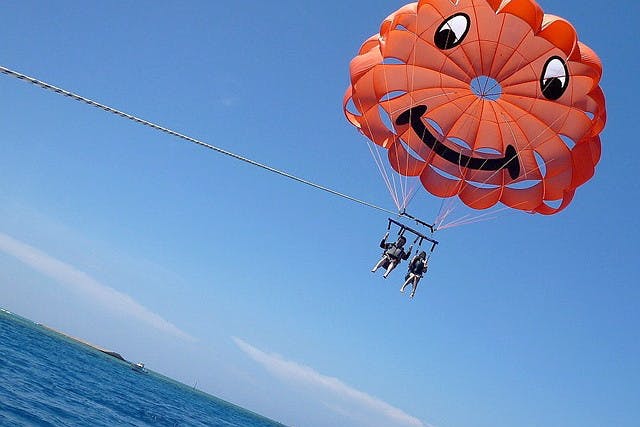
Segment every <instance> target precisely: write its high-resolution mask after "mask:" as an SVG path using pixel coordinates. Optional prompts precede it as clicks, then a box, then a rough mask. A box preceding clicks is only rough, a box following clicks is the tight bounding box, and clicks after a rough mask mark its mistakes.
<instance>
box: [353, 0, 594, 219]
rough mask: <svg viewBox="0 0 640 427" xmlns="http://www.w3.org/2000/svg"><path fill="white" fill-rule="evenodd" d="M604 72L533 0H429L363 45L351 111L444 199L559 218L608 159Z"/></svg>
mask: <svg viewBox="0 0 640 427" xmlns="http://www.w3.org/2000/svg"><path fill="white" fill-rule="evenodd" d="M601 74H602V64H601V62H600V59H599V58H598V57H597V55H596V54H595V53H594V52H593V51H592V50H591V49H590V48H589V47H587V46H586V45H585V44H583V43H581V42H579V41H578V36H577V34H576V31H575V29H574V27H573V26H572V25H571V24H570V23H569V22H568V21H566V20H564V19H562V18H559V17H556V16H553V15H548V14H544V12H543V11H542V9H541V8H540V6H539V5H538V4H536V3H535V2H534V1H532V0H504V1H501V0H421V1H419V2H417V3H411V4H408V5H406V6H403V7H402V8H400V9H399V10H397V11H396V12H394V13H392V14H391V15H390V16H389V17H388V18H386V19H385V20H384V21H383V22H382V25H381V27H380V31H379V33H378V34H375V35H374V36H372V37H370V38H369V39H368V40H366V41H365V42H364V43H363V45H362V47H361V48H360V51H359V52H358V55H357V56H356V57H355V58H354V59H353V60H352V61H351V65H350V77H351V79H350V81H351V84H350V86H349V87H348V88H347V91H346V93H345V97H344V109H345V114H346V116H347V118H348V120H349V121H350V122H351V123H352V124H353V125H354V126H356V127H357V128H358V130H359V131H360V132H361V133H362V134H364V135H365V136H366V137H367V138H368V139H370V140H371V141H372V142H373V143H375V144H376V145H378V146H380V147H383V148H384V149H386V150H387V152H386V154H387V156H388V161H389V164H390V165H391V167H392V168H393V169H394V170H395V171H396V172H398V173H399V174H401V175H403V176H415V177H419V179H420V182H421V184H422V186H423V187H424V188H425V189H426V190H427V191H428V192H429V193H431V194H433V195H434V196H437V197H441V198H449V197H454V196H457V197H459V198H460V200H461V201H462V202H463V203H464V204H466V205H467V206H470V207H471V208H474V209H487V208H490V207H492V206H494V205H496V204H498V203H502V204H504V205H506V206H508V207H510V208H513V209H519V210H523V211H529V212H537V213H542V214H554V213H556V212H559V211H560V210H562V209H564V208H565V207H566V206H567V205H568V204H569V202H570V201H571V199H572V198H573V195H574V193H575V190H576V188H578V187H579V186H580V185H582V184H584V183H585V182H586V181H588V180H589V179H590V178H591V177H592V176H593V174H594V170H595V166H596V164H597V163H598V161H599V159H600V137H599V133H600V132H601V131H602V129H603V128H604V125H605V120H606V112H605V101H604V95H603V92H602V90H601V88H600V87H599V81H600V77H601Z"/></svg>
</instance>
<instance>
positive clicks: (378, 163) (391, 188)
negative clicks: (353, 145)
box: [356, 105, 400, 214]
mask: <svg viewBox="0 0 640 427" xmlns="http://www.w3.org/2000/svg"><path fill="white" fill-rule="evenodd" d="M356 108H357V109H358V111H359V112H361V113H362V111H363V108H362V105H356ZM362 117H364V121H365V124H366V126H367V130H368V131H369V134H373V133H372V131H371V124H370V123H369V119H368V118H367V116H366V114H362ZM365 136H366V135H365ZM366 142H367V146H368V147H369V151H370V152H371V156H372V157H373V160H374V162H375V163H376V166H377V167H378V171H379V172H380V175H381V176H382V179H383V180H384V182H385V184H386V186H387V189H388V190H389V194H391V198H392V199H393V202H394V203H395V205H396V208H397V209H398V211H400V202H399V200H398V196H397V194H396V191H395V181H394V182H393V184H392V181H391V179H389V175H388V174H387V170H386V168H385V167H384V161H383V160H382V156H381V155H380V149H379V148H378V146H377V144H375V146H372V143H371V142H370V141H369V138H366ZM392 178H393V176H392ZM394 214H395V213H394Z"/></svg>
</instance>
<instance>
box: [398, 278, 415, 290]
mask: <svg viewBox="0 0 640 427" xmlns="http://www.w3.org/2000/svg"><path fill="white" fill-rule="evenodd" d="M412 280H413V274H409V277H408V278H407V280H405V282H404V285H402V287H401V288H400V292H404V288H406V287H407V285H408V284H409V283H411V281H412Z"/></svg>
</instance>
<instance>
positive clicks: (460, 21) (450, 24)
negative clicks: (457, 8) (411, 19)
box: [433, 13, 471, 50]
mask: <svg viewBox="0 0 640 427" xmlns="http://www.w3.org/2000/svg"><path fill="white" fill-rule="evenodd" d="M470 26H471V19H469V17H468V16H467V15H465V14H464V13H457V14H455V15H453V16H450V17H449V18H447V20H446V21H444V22H443V23H442V24H441V25H440V27H438V30H437V31H436V35H435V37H434V40H433V41H434V42H435V44H436V46H438V48H440V49H442V50H447V49H452V48H454V47H456V46H458V45H459V44H460V43H462V41H463V40H464V38H465V37H466V36H467V33H468V32H469V27H470Z"/></svg>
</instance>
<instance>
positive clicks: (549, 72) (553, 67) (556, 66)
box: [540, 56, 569, 101]
mask: <svg viewBox="0 0 640 427" xmlns="http://www.w3.org/2000/svg"><path fill="white" fill-rule="evenodd" d="M568 85H569V71H568V70H567V64H565V62H564V61H563V60H562V58H560V57H558V56H554V57H551V58H550V59H549V60H548V61H547V63H546V64H544V69H543V70H542V76H541V77H540V89H541V90H542V94H543V95H544V97H545V98H547V99H550V100H552V101H555V100H556V99H558V98H560V97H561V96H562V94H563V93H564V91H565V90H566V89H567V86H568Z"/></svg>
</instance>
